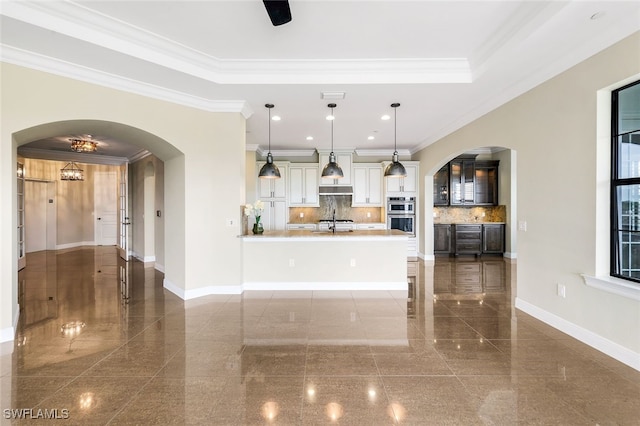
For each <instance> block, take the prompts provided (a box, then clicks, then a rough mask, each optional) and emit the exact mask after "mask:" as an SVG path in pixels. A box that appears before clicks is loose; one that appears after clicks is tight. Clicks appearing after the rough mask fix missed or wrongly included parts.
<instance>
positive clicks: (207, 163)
mask: <svg viewBox="0 0 640 426" xmlns="http://www.w3.org/2000/svg"><path fill="white" fill-rule="evenodd" d="M0 78H1V81H0V87H2V97H1V105H0V106H1V108H2V115H1V126H0V190H1V193H2V200H3V202H2V204H1V205H0V333H1V336H0V338H2V339H5V338H6V337H7V336H6V335H7V333H9V334H10V333H11V330H12V327H13V325H14V324H15V320H16V319H17V315H18V307H17V295H16V282H17V267H16V264H17V248H16V244H15V241H16V239H17V235H16V229H17V226H16V223H17V222H16V189H15V161H16V149H17V147H18V146H20V145H22V144H25V143H28V142H31V141H33V140H37V139H40V138H43V137H49V136H56V135H61V134H69V133H72V132H73V131H74V129H75V130H76V131H77V129H78V126H80V125H82V124H83V122H84V121H85V120H86V121H90V122H91V123H92V124H94V125H95V126H97V127H98V128H99V129H100V130H103V131H104V132H105V133H108V134H110V135H111V136H113V137H115V138H120V139H123V140H126V141H128V142H130V143H133V144H135V145H137V146H139V147H141V148H143V149H147V150H149V151H150V152H152V153H153V154H154V155H156V156H157V157H158V158H159V159H160V160H162V161H164V168H165V170H164V171H165V188H164V193H165V200H164V201H165V203H164V204H165V214H164V220H165V223H166V226H165V235H164V238H165V256H166V259H165V285H166V286H168V287H169V288H171V289H172V291H175V292H176V293H178V294H181V295H184V291H185V289H197V288H200V287H211V286H213V287H215V286H220V285H236V286H237V285H239V284H240V283H241V279H242V269H241V246H240V241H239V239H238V238H237V235H238V234H239V233H240V227H239V219H240V215H239V212H240V208H239V206H240V205H241V204H243V203H244V195H245V188H244V182H245V161H246V159H245V118H244V117H243V116H242V114H240V113H210V112H206V111H201V110H196V109H193V108H188V107H184V106H180V105H175V104H171V103H168V102H163V101H158V100H154V99H150V98H145V97H143V96H138V95H134V94H129V93H124V92H121V91H118V90H113V89H109V88H105V87H101V86H97V85H93V84H88V83H84V82H80V81H76V80H72V79H68V78H64V77H59V76H55V75H52V74H47V73H43V72H40V71H35V70H31V69H27V68H22V67H18V66H14V65H9V64H5V63H2V64H1V68H0ZM69 99H73V102H69V101H68V100H69ZM61 100H62V101H61ZM96 133H98V132H96ZM215 159H220V160H223V161H217V162H216V163H215V166H212V161H215ZM5 200H6V202H5ZM229 218H232V219H235V220H236V223H237V224H238V226H232V227H228V226H225V223H226V220H227V219H229ZM10 337H11V336H10Z"/></svg>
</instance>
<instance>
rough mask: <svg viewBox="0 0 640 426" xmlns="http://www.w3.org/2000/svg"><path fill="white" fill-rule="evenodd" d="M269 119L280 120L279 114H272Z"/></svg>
mask: <svg viewBox="0 0 640 426" xmlns="http://www.w3.org/2000/svg"><path fill="white" fill-rule="evenodd" d="M271 119H272V120H273V121H280V116H279V115H274V116H273V117H271Z"/></svg>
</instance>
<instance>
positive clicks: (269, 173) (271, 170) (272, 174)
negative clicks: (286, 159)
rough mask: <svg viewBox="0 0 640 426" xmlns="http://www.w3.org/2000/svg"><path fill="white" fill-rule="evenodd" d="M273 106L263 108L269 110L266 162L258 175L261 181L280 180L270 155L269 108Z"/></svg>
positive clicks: (266, 105)
mask: <svg viewBox="0 0 640 426" xmlns="http://www.w3.org/2000/svg"><path fill="white" fill-rule="evenodd" d="M273 106H274V105H273V104H265V107H266V108H268V109H269V152H268V153H267V162H266V163H265V165H264V166H262V168H261V169H260V173H258V177H259V178H262V179H280V170H278V166H276V165H275V164H273V155H271V108H273Z"/></svg>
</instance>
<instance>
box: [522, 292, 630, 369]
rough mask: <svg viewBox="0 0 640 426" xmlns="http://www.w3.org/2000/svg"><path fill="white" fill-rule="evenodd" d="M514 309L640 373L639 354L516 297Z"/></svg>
mask: <svg viewBox="0 0 640 426" xmlns="http://www.w3.org/2000/svg"><path fill="white" fill-rule="evenodd" d="M516 308H518V309H520V310H521V311H523V312H526V313H527V314H529V315H531V316H532V317H534V318H537V319H539V320H540V321H542V322H544V323H546V324H549V325H550V326H551V327H554V328H557V329H558V330H560V331H562V332H563V333H566V334H568V335H569V336H571V337H574V338H576V339H578V340H579V341H581V342H582V343H584V344H587V345H589V346H591V347H592V348H594V349H597V350H599V351H600V352H603V353H605V354H607V355H609V356H610V357H612V358H614V359H616V360H618V361H620V362H622V363H623V364H626V365H628V366H629V367H631V368H633V369H636V370H638V371H640V353H637V352H634V351H632V350H630V349H628V348H626V347H624V346H622V345H620V344H618V343H615V342H612V341H611V340H609V339H607V338H605V337H602V336H600V335H599V334H596V333H594V332H592V331H590V330H587V329H586V328H582V327H580V326H578V325H576V324H574V323H572V322H570V321H567V320H565V319H564V318H561V317H559V316H557V315H555V314H552V313H551V312H548V311H545V310H544V309H541V308H539V307H537V306H535V305H532V304H531V303H529V302H526V301H524V300H522V299H520V298H518V297H516Z"/></svg>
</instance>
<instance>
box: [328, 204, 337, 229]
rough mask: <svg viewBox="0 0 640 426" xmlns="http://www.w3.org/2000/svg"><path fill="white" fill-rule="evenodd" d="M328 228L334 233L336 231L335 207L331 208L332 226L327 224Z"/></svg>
mask: <svg viewBox="0 0 640 426" xmlns="http://www.w3.org/2000/svg"><path fill="white" fill-rule="evenodd" d="M329 229H331V231H332V232H333V233H334V234H335V233H336V209H333V226H329Z"/></svg>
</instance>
